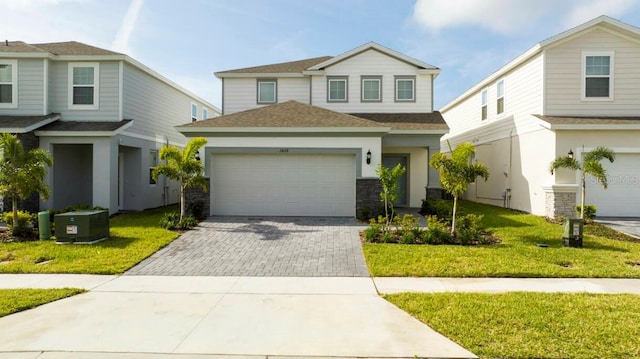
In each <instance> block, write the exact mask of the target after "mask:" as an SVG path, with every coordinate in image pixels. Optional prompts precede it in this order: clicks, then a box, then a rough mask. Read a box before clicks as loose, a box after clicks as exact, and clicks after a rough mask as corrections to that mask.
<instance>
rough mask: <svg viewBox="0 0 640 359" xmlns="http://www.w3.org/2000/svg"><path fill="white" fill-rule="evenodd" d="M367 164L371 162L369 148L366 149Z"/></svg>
mask: <svg viewBox="0 0 640 359" xmlns="http://www.w3.org/2000/svg"><path fill="white" fill-rule="evenodd" d="M367 164H368V165H370V164H371V150H369V151H367Z"/></svg>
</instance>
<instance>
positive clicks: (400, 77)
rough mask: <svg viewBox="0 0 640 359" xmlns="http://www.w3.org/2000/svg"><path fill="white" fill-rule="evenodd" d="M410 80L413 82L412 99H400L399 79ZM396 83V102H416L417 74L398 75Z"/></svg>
mask: <svg viewBox="0 0 640 359" xmlns="http://www.w3.org/2000/svg"><path fill="white" fill-rule="evenodd" d="M407 80H410V81H411V82H412V83H413V93H412V96H411V99H402V100H400V99H398V81H407ZM394 84H395V89H394V92H395V96H394V97H395V99H394V100H395V102H416V77H415V76H396V77H395V79H394Z"/></svg>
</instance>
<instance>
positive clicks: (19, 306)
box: [0, 288, 84, 317]
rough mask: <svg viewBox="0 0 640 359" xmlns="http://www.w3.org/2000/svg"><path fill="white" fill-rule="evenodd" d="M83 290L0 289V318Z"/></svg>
mask: <svg viewBox="0 0 640 359" xmlns="http://www.w3.org/2000/svg"><path fill="white" fill-rule="evenodd" d="M83 292H84V290H83V289H76V288H58V289H0V317H4V316H5V315H9V314H12V313H16V312H20V311H23V310H27V309H31V308H34V307H37V306H39V305H42V304H46V303H49V302H53V301H55V300H58V299H62V298H67V297H71V296H72V295H76V294H78V293H83Z"/></svg>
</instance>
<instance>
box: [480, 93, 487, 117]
mask: <svg viewBox="0 0 640 359" xmlns="http://www.w3.org/2000/svg"><path fill="white" fill-rule="evenodd" d="M480 101H481V105H482V110H481V115H480V116H481V117H480V119H482V120H483V121H484V120H486V119H487V90H486V89H485V90H482V93H481V94H480Z"/></svg>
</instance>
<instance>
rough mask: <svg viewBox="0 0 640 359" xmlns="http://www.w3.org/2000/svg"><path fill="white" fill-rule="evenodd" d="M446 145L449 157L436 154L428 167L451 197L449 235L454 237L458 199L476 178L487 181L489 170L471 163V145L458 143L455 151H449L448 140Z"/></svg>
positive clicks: (473, 150)
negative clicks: (451, 211) (437, 175)
mask: <svg viewBox="0 0 640 359" xmlns="http://www.w3.org/2000/svg"><path fill="white" fill-rule="evenodd" d="M447 145H449V152H451V157H449V156H447V155H446V154H444V153H441V152H440V153H436V154H434V155H433V156H432V157H431V161H429V165H431V167H433V168H435V169H436V170H437V171H438V172H439V173H440V183H441V184H442V188H443V189H444V190H445V191H447V192H449V193H450V194H451V195H452V196H453V215H452V218H451V235H454V236H455V232H456V212H457V207H458V197H460V196H461V195H462V194H463V193H464V192H465V191H466V190H467V188H468V187H469V184H471V183H473V182H475V181H476V178H477V177H482V178H483V179H484V180H485V181H486V180H488V179H489V169H488V168H487V166H486V165H485V164H483V163H479V162H477V161H473V162H472V161H471V156H472V155H473V154H474V153H476V148H475V147H473V145H472V144H471V143H468V142H464V143H460V144H458V145H457V146H456V148H455V150H451V144H450V143H449V140H447Z"/></svg>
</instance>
